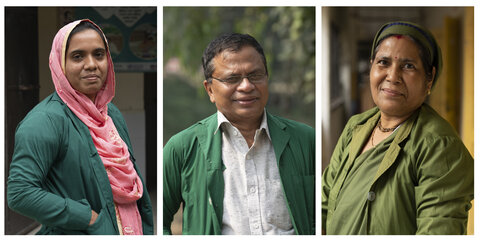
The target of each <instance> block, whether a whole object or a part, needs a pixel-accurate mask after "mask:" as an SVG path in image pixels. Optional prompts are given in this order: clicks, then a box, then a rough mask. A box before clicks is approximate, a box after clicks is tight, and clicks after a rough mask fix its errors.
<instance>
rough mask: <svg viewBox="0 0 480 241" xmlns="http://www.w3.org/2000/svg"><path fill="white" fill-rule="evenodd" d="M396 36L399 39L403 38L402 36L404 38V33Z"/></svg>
mask: <svg viewBox="0 0 480 241" xmlns="http://www.w3.org/2000/svg"><path fill="white" fill-rule="evenodd" d="M395 37H396V38H397V39H401V38H403V36H402V35H395Z"/></svg>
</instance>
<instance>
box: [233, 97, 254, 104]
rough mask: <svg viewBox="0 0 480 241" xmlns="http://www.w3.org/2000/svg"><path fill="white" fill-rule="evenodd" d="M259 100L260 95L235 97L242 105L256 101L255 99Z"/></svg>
mask: <svg viewBox="0 0 480 241" xmlns="http://www.w3.org/2000/svg"><path fill="white" fill-rule="evenodd" d="M257 100H258V97H255V96H246V97H240V98H236V99H234V101H236V102H237V103H239V104H240V105H251V104H253V103H255V101H257Z"/></svg>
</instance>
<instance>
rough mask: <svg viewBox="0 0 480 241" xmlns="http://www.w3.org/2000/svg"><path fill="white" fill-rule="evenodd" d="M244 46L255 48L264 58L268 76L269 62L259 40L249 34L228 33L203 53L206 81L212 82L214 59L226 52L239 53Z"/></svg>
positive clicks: (215, 40)
mask: <svg viewBox="0 0 480 241" xmlns="http://www.w3.org/2000/svg"><path fill="white" fill-rule="evenodd" d="M244 46H251V47H253V48H254V49H255V50H257V52H258V53H259V54H260V56H262V61H263V65H264V66H265V72H266V74H267V75H268V69H267V60H266V59H265V54H264V53H263V48H262V46H260V44H259V43H258V42H257V40H256V39H255V38H254V37H252V36H250V35H248V34H239V33H228V34H223V35H220V36H219V37H217V38H216V39H214V40H213V41H212V42H210V43H209V44H208V46H207V48H206V49H205V52H203V56H202V65H203V74H204V75H205V80H207V81H211V78H212V74H213V72H214V71H215V66H213V63H212V59H213V58H215V56H217V55H218V54H220V53H221V52H223V51H225V50H228V51H232V52H238V51H240V50H241V49H242V48H243V47H244Z"/></svg>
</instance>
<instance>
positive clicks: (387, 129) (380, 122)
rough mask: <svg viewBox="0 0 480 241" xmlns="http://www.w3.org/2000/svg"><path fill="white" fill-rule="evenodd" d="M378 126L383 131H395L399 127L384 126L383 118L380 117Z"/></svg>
mask: <svg viewBox="0 0 480 241" xmlns="http://www.w3.org/2000/svg"><path fill="white" fill-rule="evenodd" d="M377 126H378V129H380V131H381V132H391V131H394V130H395V129H396V128H397V127H398V125H397V126H395V127H392V128H385V127H383V126H382V119H381V118H380V119H378V123H377Z"/></svg>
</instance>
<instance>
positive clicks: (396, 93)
mask: <svg viewBox="0 0 480 241" xmlns="http://www.w3.org/2000/svg"><path fill="white" fill-rule="evenodd" d="M380 90H381V91H383V93H384V94H385V95H387V96H391V97H398V96H403V95H404V94H403V93H402V92H400V91H398V90H395V89H390V88H380Z"/></svg>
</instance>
